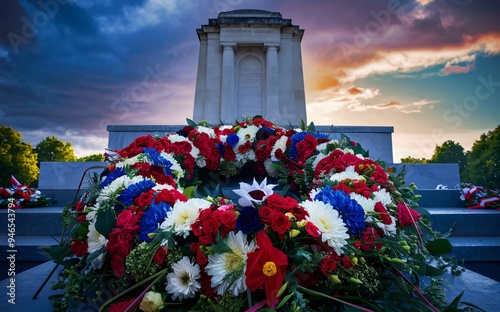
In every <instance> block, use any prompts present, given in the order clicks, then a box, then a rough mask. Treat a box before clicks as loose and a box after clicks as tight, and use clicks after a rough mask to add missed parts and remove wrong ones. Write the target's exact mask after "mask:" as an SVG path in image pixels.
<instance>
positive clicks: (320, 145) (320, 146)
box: [316, 140, 339, 153]
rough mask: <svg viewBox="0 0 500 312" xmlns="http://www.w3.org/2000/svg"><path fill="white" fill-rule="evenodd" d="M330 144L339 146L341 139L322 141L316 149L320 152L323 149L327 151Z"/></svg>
mask: <svg viewBox="0 0 500 312" xmlns="http://www.w3.org/2000/svg"><path fill="white" fill-rule="evenodd" d="M329 145H333V146H338V145H339V140H330V141H328V142H325V143H321V144H319V145H318V146H316V150H317V151H318V152H320V153H322V152H323V151H325V150H326V149H327V148H328V146H329Z"/></svg>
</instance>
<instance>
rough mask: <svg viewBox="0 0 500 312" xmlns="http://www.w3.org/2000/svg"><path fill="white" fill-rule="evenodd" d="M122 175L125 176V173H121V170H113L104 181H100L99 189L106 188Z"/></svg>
mask: <svg viewBox="0 0 500 312" xmlns="http://www.w3.org/2000/svg"><path fill="white" fill-rule="evenodd" d="M124 174H125V172H124V171H123V169H122V168H115V170H113V171H111V172H110V173H109V174H108V175H107V176H106V178H105V179H104V181H102V182H101V184H99V186H100V187H101V189H103V188H105V187H106V186H108V185H110V184H111V182H113V181H114V180H116V179H118V178H119V177H121V176H122V175H124Z"/></svg>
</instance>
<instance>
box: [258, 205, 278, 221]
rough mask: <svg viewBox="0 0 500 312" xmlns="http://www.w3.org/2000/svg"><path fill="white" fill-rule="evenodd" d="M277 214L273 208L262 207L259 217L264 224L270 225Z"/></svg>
mask: <svg viewBox="0 0 500 312" xmlns="http://www.w3.org/2000/svg"><path fill="white" fill-rule="evenodd" d="M274 214H275V212H274V209H273V208H271V207H270V206H267V205H266V206H262V207H260V209H259V216H260V219H261V220H262V221H263V222H264V223H270V222H271V220H272V218H273V216H274Z"/></svg>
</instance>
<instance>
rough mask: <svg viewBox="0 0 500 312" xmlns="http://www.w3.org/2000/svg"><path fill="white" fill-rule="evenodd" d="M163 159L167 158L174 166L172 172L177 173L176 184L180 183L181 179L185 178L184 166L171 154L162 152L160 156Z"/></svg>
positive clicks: (171, 168)
mask: <svg viewBox="0 0 500 312" xmlns="http://www.w3.org/2000/svg"><path fill="white" fill-rule="evenodd" d="M160 156H161V157H163V158H165V159H166V160H168V161H169V162H170V163H171V164H172V166H171V167H170V170H172V172H174V173H175V176H176V179H175V180H176V182H177V183H178V182H179V180H180V179H182V178H183V177H184V170H183V169H182V166H181V165H180V164H179V162H178V161H177V160H176V159H175V158H174V156H172V155H171V154H168V153H165V152H161V154H160Z"/></svg>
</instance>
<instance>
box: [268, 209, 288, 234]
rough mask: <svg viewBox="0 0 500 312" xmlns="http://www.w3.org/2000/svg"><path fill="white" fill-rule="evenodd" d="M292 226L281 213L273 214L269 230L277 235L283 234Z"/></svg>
mask: <svg viewBox="0 0 500 312" xmlns="http://www.w3.org/2000/svg"><path fill="white" fill-rule="evenodd" d="M291 226H292V223H291V222H290V219H288V217H287V216H286V215H285V214H283V213H275V214H274V217H273V219H272V221H271V228H272V229H273V231H275V232H276V233H278V234H279V235H283V234H285V232H286V231H287V230H288V229H289V228H290V227H291Z"/></svg>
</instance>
